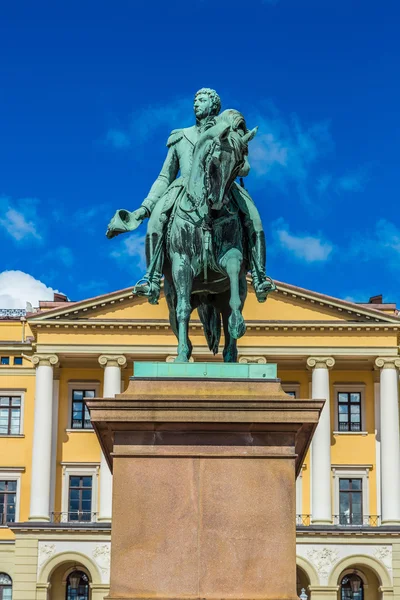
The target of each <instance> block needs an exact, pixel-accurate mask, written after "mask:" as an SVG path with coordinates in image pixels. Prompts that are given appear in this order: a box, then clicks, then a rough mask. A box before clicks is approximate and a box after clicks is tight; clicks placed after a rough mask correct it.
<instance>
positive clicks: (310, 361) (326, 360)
mask: <svg viewBox="0 0 400 600" xmlns="http://www.w3.org/2000/svg"><path fill="white" fill-rule="evenodd" d="M334 365H335V359H334V358H332V356H310V357H309V358H307V367H308V368H309V369H331V368H332V367H333V366H334Z"/></svg>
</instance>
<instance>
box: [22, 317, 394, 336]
mask: <svg viewBox="0 0 400 600" xmlns="http://www.w3.org/2000/svg"><path fill="white" fill-rule="evenodd" d="M31 326H32V329H41V330H43V329H71V330H73V329H85V330H88V329H89V330H90V329H111V330H112V329H119V330H121V329H125V330H132V329H134V330H138V331H140V330H149V329H153V330H154V329H155V330H166V331H171V326H170V324H169V322H168V321H167V319H165V320H164V319H163V320H159V321H156V320H144V319H137V320H133V319H71V320H65V319H62V320H55V319H51V320H47V321H45V322H33V323H31ZM189 327H190V329H191V330H192V331H194V330H196V329H198V330H200V329H203V326H202V324H201V322H200V321H198V320H192V321H190V323H189ZM246 328H247V331H255V332H258V331H269V332H270V331H293V332H297V333H301V332H302V331H323V332H329V331H335V332H336V331H339V332H340V331H344V332H354V333H356V332H360V331H394V332H397V331H400V322H397V323H363V322H356V321H354V322H349V321H268V320H265V321H251V320H246Z"/></svg>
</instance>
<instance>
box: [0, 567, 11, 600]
mask: <svg viewBox="0 0 400 600" xmlns="http://www.w3.org/2000/svg"><path fill="white" fill-rule="evenodd" d="M11 598H12V579H11V577H9V576H8V575H7V574H6V573H0V600H11Z"/></svg>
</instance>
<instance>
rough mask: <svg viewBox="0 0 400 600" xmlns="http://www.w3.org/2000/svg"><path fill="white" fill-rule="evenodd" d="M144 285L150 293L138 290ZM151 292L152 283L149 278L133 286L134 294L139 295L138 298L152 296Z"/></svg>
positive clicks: (142, 279)
mask: <svg viewBox="0 0 400 600" xmlns="http://www.w3.org/2000/svg"><path fill="white" fill-rule="evenodd" d="M143 285H147V286H148V291H147V292H145V291H143V289H138V288H140V287H142V286H143ZM150 292H151V281H150V279H148V278H147V277H142V278H141V279H139V281H138V282H137V283H136V284H135V285H134V286H133V290H132V294H137V295H138V296H150Z"/></svg>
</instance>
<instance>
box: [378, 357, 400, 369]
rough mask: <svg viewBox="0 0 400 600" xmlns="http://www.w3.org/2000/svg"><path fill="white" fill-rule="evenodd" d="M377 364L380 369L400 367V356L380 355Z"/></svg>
mask: <svg viewBox="0 0 400 600" xmlns="http://www.w3.org/2000/svg"><path fill="white" fill-rule="evenodd" d="M375 366H376V367H378V369H400V356H378V358H377V359H376V360H375Z"/></svg>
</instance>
